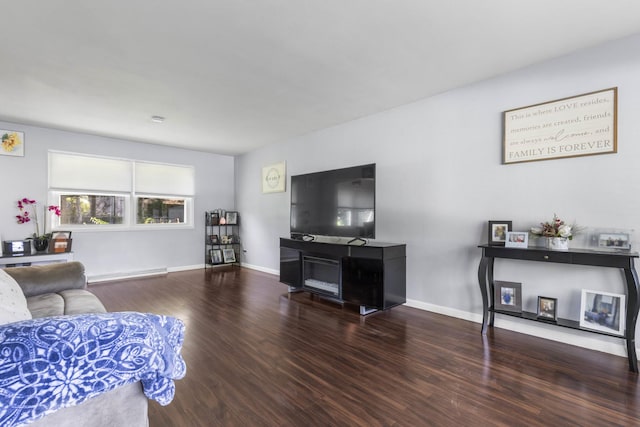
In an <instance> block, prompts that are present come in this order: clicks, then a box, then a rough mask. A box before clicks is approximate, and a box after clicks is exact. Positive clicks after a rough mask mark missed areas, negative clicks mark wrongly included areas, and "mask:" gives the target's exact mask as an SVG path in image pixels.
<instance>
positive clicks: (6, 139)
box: [0, 129, 25, 157]
mask: <svg viewBox="0 0 640 427" xmlns="http://www.w3.org/2000/svg"><path fill="white" fill-rule="evenodd" d="M24 144H25V141H24V132H20V131H17V130H7V129H0V155H1V156H14V157H24Z"/></svg>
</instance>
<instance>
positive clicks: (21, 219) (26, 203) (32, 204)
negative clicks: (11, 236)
mask: <svg viewBox="0 0 640 427" xmlns="http://www.w3.org/2000/svg"><path fill="white" fill-rule="evenodd" d="M37 208H38V202H37V201H35V200H32V199H28V198H26V197H25V198H23V199H20V200H18V209H20V215H16V219H17V220H18V224H25V223H27V222H31V221H33V222H34V226H35V230H36V231H35V233H33V238H34V239H38V240H43V239H49V238H50V237H51V233H48V234H47V211H48V212H53V214H54V215H56V216H60V215H61V212H60V206H55V205H50V206H45V208H44V229H43V230H42V231H43V232H42V233H40V225H39V223H38V209H37ZM29 211H31V213H30V212H29Z"/></svg>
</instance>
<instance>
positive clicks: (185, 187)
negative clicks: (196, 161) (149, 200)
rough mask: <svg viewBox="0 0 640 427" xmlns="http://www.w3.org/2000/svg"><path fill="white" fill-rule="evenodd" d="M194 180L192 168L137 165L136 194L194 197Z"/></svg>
mask: <svg viewBox="0 0 640 427" xmlns="http://www.w3.org/2000/svg"><path fill="white" fill-rule="evenodd" d="M194 180H195V176H194V170H193V167H191V166H178V165H166V164H160V163H146V162H136V163H135V188H134V191H135V192H136V193H140V194H162V195H181V196H193V195H194V193H195V185H194Z"/></svg>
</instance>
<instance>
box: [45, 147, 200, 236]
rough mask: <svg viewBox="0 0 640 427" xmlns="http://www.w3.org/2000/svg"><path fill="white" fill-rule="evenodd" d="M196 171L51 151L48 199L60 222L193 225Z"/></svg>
mask: <svg viewBox="0 0 640 427" xmlns="http://www.w3.org/2000/svg"><path fill="white" fill-rule="evenodd" d="M193 194H194V169H193V167H192V166H184V165H169V164H163V163H151V162H142V161H134V160H126V159H114V158H106V157H97V156H87V155H84V154H76V153H61V152H53V151H51V152H49V197H50V203H53V204H57V205H59V206H60V210H61V212H62V215H61V216H60V218H58V221H59V223H58V224H55V225H60V226H64V227H71V228H76V229H78V228H80V229H82V228H85V227H87V228H88V227H93V229H95V228H96V227H95V226H100V228H105V229H113V228H114V227H117V228H120V229H121V228H123V227H125V228H127V227H142V228H150V226H151V225H157V226H158V227H174V226H177V227H185V226H189V227H191V226H193V209H192V205H193V197H192V196H193Z"/></svg>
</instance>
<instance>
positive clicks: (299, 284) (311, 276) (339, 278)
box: [280, 238, 407, 315]
mask: <svg viewBox="0 0 640 427" xmlns="http://www.w3.org/2000/svg"><path fill="white" fill-rule="evenodd" d="M280 281H281V282H282V283H285V284H287V285H289V292H298V291H306V292H311V293H313V294H317V295H322V296H324V297H327V298H330V299H333V300H335V301H338V302H341V303H348V304H355V305H359V306H360V314H361V315H366V314H369V313H372V312H374V311H377V310H386V309H389V308H391V307H394V306H396V305H399V304H404V303H405V302H406V301H407V298H406V245H404V244H397V243H380V242H375V243H371V242H369V243H368V244H367V245H366V246H365V245H349V244H338V243H321V242H305V241H301V240H294V239H286V238H281V239H280Z"/></svg>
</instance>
